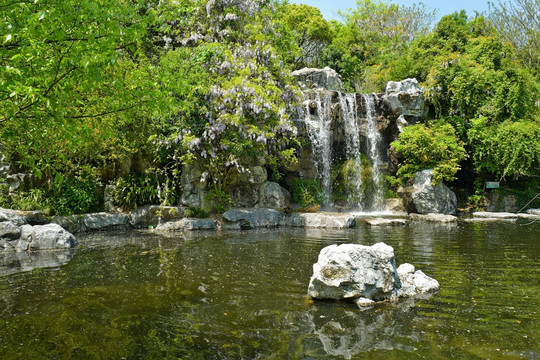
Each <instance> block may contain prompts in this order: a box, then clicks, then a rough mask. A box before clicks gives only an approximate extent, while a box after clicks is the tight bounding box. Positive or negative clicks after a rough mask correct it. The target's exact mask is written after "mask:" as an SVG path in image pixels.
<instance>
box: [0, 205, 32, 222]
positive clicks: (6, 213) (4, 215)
mask: <svg viewBox="0 0 540 360" xmlns="http://www.w3.org/2000/svg"><path fill="white" fill-rule="evenodd" d="M2 221H9V222H11V223H13V224H15V225H16V226H22V225H24V224H26V223H27V220H26V217H24V216H23V215H21V214H20V213H19V211H16V210H10V209H4V208H0V222H2Z"/></svg>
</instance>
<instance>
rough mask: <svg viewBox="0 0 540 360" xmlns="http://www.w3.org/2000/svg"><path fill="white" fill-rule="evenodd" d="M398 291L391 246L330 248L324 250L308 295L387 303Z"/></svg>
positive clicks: (319, 297)
mask: <svg viewBox="0 0 540 360" xmlns="http://www.w3.org/2000/svg"><path fill="white" fill-rule="evenodd" d="M396 287H399V278H398V276H397V270H396V262H395V260H394V249H393V248H392V247H391V246H388V245H386V244H384V243H378V244H375V245H373V246H364V245H356V244H343V245H330V246H328V247H325V248H324V249H322V250H321V252H320V254H319V260H318V261H317V263H316V264H314V265H313V276H312V277H311V280H310V283H309V288H308V295H309V296H310V297H311V298H314V299H336V300H339V299H348V298H351V299H354V298H360V297H363V298H367V299H372V300H384V299H388V298H390V297H391V296H392V294H393V291H394V288H396Z"/></svg>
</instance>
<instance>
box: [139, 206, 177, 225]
mask: <svg viewBox="0 0 540 360" xmlns="http://www.w3.org/2000/svg"><path fill="white" fill-rule="evenodd" d="M184 210H185V209H184V208H183V207H181V206H161V205H144V206H141V207H139V208H137V209H136V210H134V211H132V212H131V213H130V214H129V224H130V225H131V226H133V227H135V228H146V227H148V226H157V225H158V224H159V223H160V220H161V222H168V221H173V220H180V219H182V218H183V217H184Z"/></svg>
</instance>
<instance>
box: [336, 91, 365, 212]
mask: <svg viewBox="0 0 540 360" xmlns="http://www.w3.org/2000/svg"><path fill="white" fill-rule="evenodd" d="M339 103H340V105H341V114H342V119H343V127H344V130H345V131H344V132H345V147H346V149H345V150H346V156H347V159H348V161H351V166H350V170H351V171H350V172H351V174H353V175H354V176H352V177H351V178H350V179H348V186H349V189H350V190H351V191H350V194H349V197H350V198H351V199H350V200H352V201H350V202H355V203H357V204H358V206H359V207H360V208H361V204H362V198H363V196H362V176H361V172H362V163H361V158H360V156H361V151H360V130H359V128H358V117H357V113H358V109H357V104H356V94H342V93H339Z"/></svg>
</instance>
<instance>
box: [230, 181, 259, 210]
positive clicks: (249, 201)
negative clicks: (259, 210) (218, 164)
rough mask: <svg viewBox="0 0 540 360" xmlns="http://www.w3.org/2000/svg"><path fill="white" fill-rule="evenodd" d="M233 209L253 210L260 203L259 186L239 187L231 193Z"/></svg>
mask: <svg viewBox="0 0 540 360" xmlns="http://www.w3.org/2000/svg"><path fill="white" fill-rule="evenodd" d="M229 193H230V194H231V203H232V206H233V207H238V208H251V207H254V206H255V205H257V203H258V202H259V189H258V187H257V186H251V185H239V186H236V187H234V188H233V189H231V190H230V191H229Z"/></svg>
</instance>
